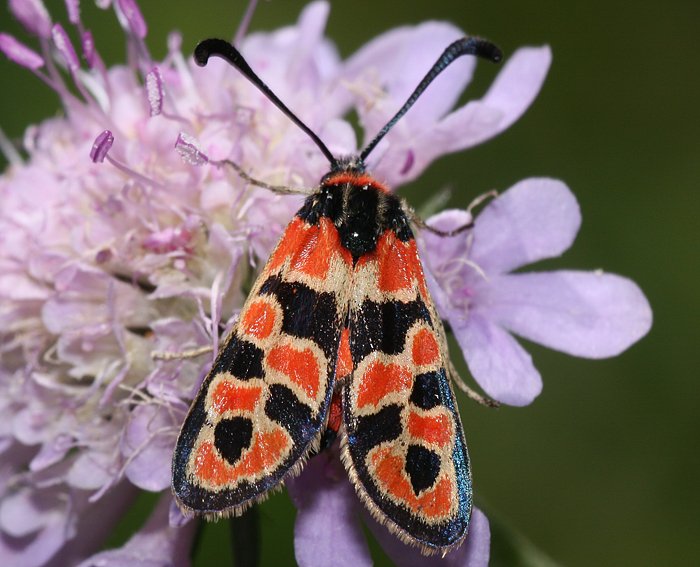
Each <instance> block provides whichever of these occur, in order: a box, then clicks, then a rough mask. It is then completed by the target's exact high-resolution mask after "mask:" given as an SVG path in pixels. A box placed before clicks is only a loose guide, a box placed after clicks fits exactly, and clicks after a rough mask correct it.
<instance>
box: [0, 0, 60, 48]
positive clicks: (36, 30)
mask: <svg viewBox="0 0 700 567" xmlns="http://www.w3.org/2000/svg"><path fill="white" fill-rule="evenodd" d="M9 8H10V12H12V15H13V16H14V17H15V18H17V19H18V20H19V21H20V23H21V24H22V25H23V26H24V27H25V28H26V29H27V31H29V32H30V33H32V34H34V35H36V36H39V37H41V38H43V39H48V38H49V37H51V16H50V15H49V12H48V10H47V9H46V6H44V3H43V2H42V1H41V0H10V5H9Z"/></svg>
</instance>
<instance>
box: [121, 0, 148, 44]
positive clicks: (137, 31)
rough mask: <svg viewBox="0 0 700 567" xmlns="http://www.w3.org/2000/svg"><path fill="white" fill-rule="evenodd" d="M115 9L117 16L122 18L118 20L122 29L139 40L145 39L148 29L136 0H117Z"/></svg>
mask: <svg viewBox="0 0 700 567" xmlns="http://www.w3.org/2000/svg"><path fill="white" fill-rule="evenodd" d="M116 7H117V16H122V17H123V18H122V17H120V18H119V20H120V22H121V23H122V26H123V27H124V29H126V30H127V31H130V32H131V33H132V34H134V35H135V36H136V37H138V38H139V39H143V38H145V37H146V34H147V33H148V27H147V26H146V20H144V19H143V15H142V14H141V10H140V9H139V5H138V4H137V2H136V0H117V2H116Z"/></svg>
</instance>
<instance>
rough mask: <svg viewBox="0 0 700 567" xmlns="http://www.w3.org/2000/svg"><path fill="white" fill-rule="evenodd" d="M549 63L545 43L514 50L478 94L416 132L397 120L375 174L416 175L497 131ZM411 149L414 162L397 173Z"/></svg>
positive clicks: (520, 109) (524, 104) (518, 112)
mask: <svg viewBox="0 0 700 567" xmlns="http://www.w3.org/2000/svg"><path fill="white" fill-rule="evenodd" d="M550 62H551V51H550V50H549V47H546V46H545V47H539V48H533V47H530V48H522V49H519V50H518V51H516V52H515V54H514V55H513V56H512V57H511V58H510V59H509V60H508V62H507V63H506V65H505V67H504V69H503V70H502V71H501V72H500V73H499V75H498V77H497V78H496V80H495V81H494V83H493V85H492V86H491V88H490V89H489V91H488V92H487V93H486V95H485V96H484V97H483V98H482V99H480V100H474V101H471V102H469V103H467V104H466V105H464V106H462V107H461V108H459V109H457V110H455V111H454V112H452V113H451V114H449V115H447V116H446V117H445V118H443V119H442V120H441V121H440V122H439V123H437V124H435V125H434V126H433V127H432V128H430V129H428V130H426V131H425V132H424V133H423V134H422V135H420V136H417V135H416V132H410V131H406V130H405V129H404V128H401V127H400V126H401V125H400V124H399V125H397V128H396V129H395V131H394V132H392V134H391V137H390V139H389V143H390V146H389V149H388V151H387V152H386V153H385V154H384V155H383V156H382V157H381V161H380V162H379V163H378V164H377V165H376V167H374V173H375V174H377V175H379V176H381V177H382V179H383V180H384V181H386V182H387V183H388V184H389V185H390V186H392V187H396V186H398V185H400V184H403V183H407V182H408V181H411V180H413V179H415V178H416V177H418V176H419V175H420V174H421V173H422V172H423V171H424V170H425V168H426V167H427V166H428V165H429V164H430V163H432V162H433V161H434V160H435V159H437V158H439V157H441V156H443V155H445V154H447V153H452V152H457V151H462V150H465V149H467V148H470V147H472V146H475V145H477V144H480V143H482V142H484V141H486V140H488V139H489V138H492V137H494V136H496V135H497V134H499V133H500V132H502V131H503V130H505V129H506V128H508V127H509V126H510V125H511V124H513V122H515V121H516V120H517V119H518V118H520V116H522V114H523V113H524V112H525V111H526V110H527V108H528V107H529V106H530V105H531V104H532V102H533V101H534V99H535V97H536V96H537V93H538V92H539V90H540V88H541V87H542V83H543V82H544V79H545V76H546V75H547V71H548V69H549V64H550ZM431 88H432V87H431ZM421 98H422V97H421ZM413 112H414V110H411V111H410V113H413ZM410 113H409V114H410ZM407 118H408V117H407ZM407 118H404V120H406V119H407ZM410 150H411V151H413V153H414V154H415V163H414V164H413V166H412V167H411V168H410V169H408V170H407V171H405V173H403V174H402V173H401V172H402V171H403V170H404V164H405V162H406V155H407V153H408V152H409V151H410Z"/></svg>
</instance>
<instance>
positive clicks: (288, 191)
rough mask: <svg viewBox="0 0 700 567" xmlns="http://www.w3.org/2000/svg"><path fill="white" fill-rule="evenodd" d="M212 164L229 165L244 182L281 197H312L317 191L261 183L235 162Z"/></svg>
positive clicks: (216, 163) (224, 160) (223, 161)
mask: <svg viewBox="0 0 700 567" xmlns="http://www.w3.org/2000/svg"><path fill="white" fill-rule="evenodd" d="M212 163H214V164H215V165H228V166H229V167H230V168H231V169H233V170H234V171H235V172H236V173H237V174H238V176H239V177H240V178H241V179H243V180H244V181H247V182H248V183H250V184H251V185H255V186H256V187H260V188H262V189H267V190H268V191H272V192H273V193H278V194H280V195H311V194H312V193H314V192H315V191H316V189H315V188H314V189H309V188H306V187H287V186H286V185H270V184H269V183H265V182H264V181H260V180H259V179H255V178H254V177H251V176H250V175H248V174H247V173H246V172H245V171H243V168H242V167H241V166H240V165H238V164H237V163H236V162H234V161H231V160H230V159H223V160H220V161H216V162H212Z"/></svg>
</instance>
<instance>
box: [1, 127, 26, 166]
mask: <svg viewBox="0 0 700 567" xmlns="http://www.w3.org/2000/svg"><path fill="white" fill-rule="evenodd" d="M0 152H2V153H3V155H4V156H5V159H6V160H7V162H8V163H11V164H12V165H16V166H20V165H22V164H23V163H24V160H23V159H22V156H21V155H20V153H19V152H18V151H17V148H15V145H14V144H13V143H12V142H11V141H10V139H9V138H8V137H7V136H6V135H5V132H4V131H3V129H2V128H0Z"/></svg>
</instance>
